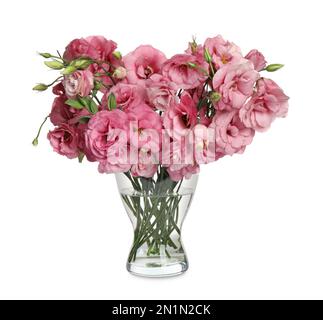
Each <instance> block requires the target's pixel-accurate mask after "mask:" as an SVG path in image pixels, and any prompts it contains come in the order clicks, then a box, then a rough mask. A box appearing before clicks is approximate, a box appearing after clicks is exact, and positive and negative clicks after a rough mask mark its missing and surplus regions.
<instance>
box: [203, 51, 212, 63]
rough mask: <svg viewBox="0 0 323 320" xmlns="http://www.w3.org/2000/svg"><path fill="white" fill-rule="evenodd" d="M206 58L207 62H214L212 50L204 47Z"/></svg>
mask: <svg viewBox="0 0 323 320" xmlns="http://www.w3.org/2000/svg"><path fill="white" fill-rule="evenodd" d="M204 59H205V61H206V62H207V63H211V62H212V57H211V55H210V52H209V50H208V49H207V48H205V49H204Z"/></svg>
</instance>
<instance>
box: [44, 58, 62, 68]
mask: <svg viewBox="0 0 323 320" xmlns="http://www.w3.org/2000/svg"><path fill="white" fill-rule="evenodd" d="M44 63H45V65H46V66H47V67H49V68H51V69H54V70H60V69H63V68H64V64H63V63H62V62H59V61H57V60H53V61H45V62H44Z"/></svg>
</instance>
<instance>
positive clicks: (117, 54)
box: [112, 51, 122, 60]
mask: <svg viewBox="0 0 323 320" xmlns="http://www.w3.org/2000/svg"><path fill="white" fill-rule="evenodd" d="M112 54H113V56H114V57H115V58H116V59H118V60H121V58H122V55H121V52H120V51H114V52H112Z"/></svg>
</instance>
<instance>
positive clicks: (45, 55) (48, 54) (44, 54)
mask: <svg viewBox="0 0 323 320" xmlns="http://www.w3.org/2000/svg"><path fill="white" fill-rule="evenodd" d="M38 54H39V55H40V56H42V57H43V58H46V59H48V58H50V57H51V56H52V55H51V54H50V53H47V52H43V53H41V52H39V53H38Z"/></svg>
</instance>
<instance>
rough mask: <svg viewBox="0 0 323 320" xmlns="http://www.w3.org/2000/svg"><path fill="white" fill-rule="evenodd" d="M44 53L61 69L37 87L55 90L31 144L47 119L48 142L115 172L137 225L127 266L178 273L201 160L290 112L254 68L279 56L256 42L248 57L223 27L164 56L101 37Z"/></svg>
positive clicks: (233, 148)
mask: <svg viewBox="0 0 323 320" xmlns="http://www.w3.org/2000/svg"><path fill="white" fill-rule="evenodd" d="M40 55H41V56H42V57H43V58H45V59H46V61H45V65H46V66H47V67H49V68H51V69H54V70H60V74H59V75H58V77H57V78H56V79H55V80H54V81H53V82H52V83H50V84H44V83H40V84H37V85H36V86H35V87H34V88H33V89H34V90H36V91H44V90H47V89H48V88H49V87H52V91H53V94H54V95H55V98H54V101H53V104H52V108H51V111H50V113H49V115H48V116H47V117H46V118H45V120H44V122H43V123H42V125H41V126H40V128H39V131H38V134H37V136H36V138H35V139H34V140H33V144H34V145H37V144H38V137H39V134H40V131H41V129H42V126H43V124H44V123H45V122H46V120H47V119H50V121H51V123H52V124H53V125H54V126H55V127H54V129H53V130H51V131H49V133H48V135H47V137H48V140H49V142H50V144H51V145H52V147H53V149H54V151H56V152H57V153H59V154H60V155H63V156H66V157H67V158H69V159H74V158H77V159H78V160H79V162H82V160H83V159H84V158H86V159H87V160H88V161H91V162H97V163H98V170H99V172H100V173H114V174H115V176H116V180H117V184H118V188H119V191H120V195H121V198H122V201H123V204H124V206H125V208H126V211H127V213H128V215H129V217H130V219H131V221H132V223H133V227H134V240H133V244H132V247H131V250H130V253H129V257H128V262H127V268H128V270H129V271H130V272H132V273H134V274H137V275H143V276H156V277H158V276H169V275H176V274H180V273H183V272H184V271H186V270H187V268H188V262H187V258H186V254H185V251H184V248H183V245H182V242H181V227H182V222H183V219H184V217H185V215H186V213H187V210H188V208H189V206H190V203H191V200H192V197H193V194H194V190H195V187H196V183H197V175H198V172H199V166H200V164H205V163H209V162H212V161H216V160H218V159H220V158H222V157H224V156H226V155H233V154H235V153H243V152H244V150H245V148H246V146H247V145H249V144H250V143H251V142H252V140H253V137H254V135H255V132H256V131H257V132H262V131H265V130H267V129H268V128H269V127H270V124H271V123H272V122H273V120H274V119H275V118H276V117H284V116H285V115H286V114H287V109H288V97H287V96H286V95H285V94H284V92H283V90H282V89H281V88H280V87H279V86H278V85H277V84H276V83H275V82H274V81H273V80H270V79H268V78H265V77H264V76H262V75H261V74H260V73H261V72H273V71H276V70H278V69H280V68H281V67H282V65H281V64H269V65H268V64H267V62H266V60H265V58H264V56H263V55H262V54H261V53H260V52H259V51H257V50H251V51H250V52H249V53H248V54H247V55H245V56H244V55H243V54H242V52H241V49H240V48H239V47H238V46H237V45H235V44H234V43H232V42H229V41H226V40H224V39H223V38H222V37H221V36H216V37H214V38H208V39H207V40H206V41H205V42H204V44H203V45H200V44H197V42H196V41H195V39H193V40H192V41H191V42H190V43H189V45H188V48H187V49H186V51H185V52H184V53H181V54H176V55H174V56H173V57H171V58H170V59H168V58H167V57H166V56H165V54H164V53H163V52H161V51H159V50H157V49H155V48H154V47H152V46H150V45H142V46H139V47H138V48H137V49H135V50H134V51H133V52H130V53H128V54H127V55H125V56H122V55H121V53H120V52H119V51H117V45H116V43H115V42H113V41H111V40H107V39H105V38H104V37H101V36H92V37H88V38H85V39H84V38H81V39H75V40H73V41H72V42H70V43H69V44H68V46H67V47H66V49H65V51H64V53H63V54H60V52H59V51H57V53H56V54H50V53H40Z"/></svg>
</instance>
